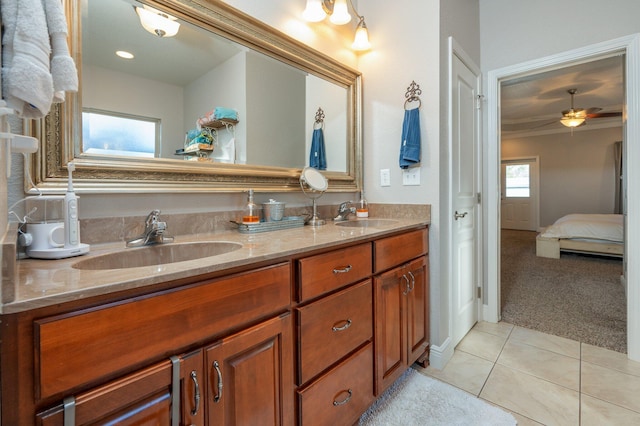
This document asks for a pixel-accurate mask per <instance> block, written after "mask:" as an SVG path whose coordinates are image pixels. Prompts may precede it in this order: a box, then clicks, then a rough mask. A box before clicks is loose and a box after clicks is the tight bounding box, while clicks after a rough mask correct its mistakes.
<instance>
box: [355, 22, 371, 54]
mask: <svg viewBox="0 0 640 426" xmlns="http://www.w3.org/2000/svg"><path fill="white" fill-rule="evenodd" d="M351 48H352V49H353V50H358V51H363V50H369V49H371V43H369V31H367V25H366V24H365V23H364V17H362V18H360V22H358V28H357V29H356V35H355V37H354V40H353V44H352V45H351Z"/></svg>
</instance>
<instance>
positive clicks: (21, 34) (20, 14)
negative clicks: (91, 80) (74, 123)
mask: <svg viewBox="0 0 640 426" xmlns="http://www.w3.org/2000/svg"><path fill="white" fill-rule="evenodd" d="M0 8H1V9H2V19H3V25H4V27H5V31H4V35H3V38H2V45H3V52H2V77H3V78H2V89H3V96H4V98H5V100H6V102H7V106H8V107H10V108H12V109H13V110H15V111H16V114H18V115H20V116H22V117H24V118H41V117H44V116H45V115H47V114H48V113H49V111H50V109H51V104H52V102H53V101H54V91H57V92H60V93H61V95H60V96H56V100H57V101H63V100H64V91H77V90H78V73H77V69H76V66H75V63H74V62H73V59H72V58H71V57H70V56H69V48H68V46H67V42H66V35H67V25H66V19H65V16H64V10H63V8H62V3H61V1H60V0H0ZM52 47H53V53H52Z"/></svg>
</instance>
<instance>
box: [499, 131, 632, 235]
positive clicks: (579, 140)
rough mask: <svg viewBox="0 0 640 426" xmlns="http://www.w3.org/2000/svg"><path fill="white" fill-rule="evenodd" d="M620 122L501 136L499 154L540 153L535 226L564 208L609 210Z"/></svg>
mask: <svg viewBox="0 0 640 426" xmlns="http://www.w3.org/2000/svg"><path fill="white" fill-rule="evenodd" d="M619 140H622V128H620V127H616V128H608V129H597V130H590V131H587V130H585V131H580V130H576V131H574V133H573V135H571V132H570V131H569V130H568V129H567V131H566V132H563V133H559V134H555V135H544V136H530V137H521V138H513V139H503V141H502V146H501V156H502V158H515V157H527V156H539V161H540V162H539V171H540V226H547V225H551V224H552V223H553V222H555V221H556V220H557V219H559V218H560V217H562V216H564V215H566V214H569V213H613V212H614V203H615V193H614V187H615V164H614V148H613V144H614V142H615V141H619Z"/></svg>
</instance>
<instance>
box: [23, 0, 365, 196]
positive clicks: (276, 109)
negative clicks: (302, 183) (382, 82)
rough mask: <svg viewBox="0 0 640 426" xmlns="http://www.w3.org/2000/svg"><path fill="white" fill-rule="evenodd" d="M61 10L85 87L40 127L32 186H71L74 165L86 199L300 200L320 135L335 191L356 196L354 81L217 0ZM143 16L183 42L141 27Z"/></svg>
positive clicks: (91, 1) (97, 0)
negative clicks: (272, 194) (147, 12)
mask: <svg viewBox="0 0 640 426" xmlns="http://www.w3.org/2000/svg"><path fill="white" fill-rule="evenodd" d="M65 8H66V13H67V17H68V20H69V26H70V50H71V53H72V55H73V56H74V59H75V60H76V64H77V65H78V69H79V76H80V82H81V84H80V86H81V87H80V90H79V92H78V93H77V94H67V99H66V101H65V102H64V103H62V104H57V105H55V107H54V108H53V110H52V111H51V113H50V114H49V115H48V116H47V117H45V118H44V119H42V120H37V121H33V122H31V126H30V133H31V134H32V135H34V136H36V137H37V138H39V139H40V140H41V149H40V150H39V151H38V152H37V153H36V154H35V155H33V157H32V161H31V164H30V169H31V175H32V177H33V178H34V182H35V185H36V186H37V190H39V191H41V192H57V191H61V190H62V189H63V188H65V185H66V176H67V171H66V164H67V163H68V162H69V161H72V160H73V161H74V164H75V167H76V171H75V173H74V180H75V182H74V186H75V188H76V189H77V190H78V191H80V192H112V193H117V192H178V191H179V192H209V191H236V190H243V189H246V188H249V187H253V188H256V189H258V190H263V191H293V190H299V189H300V187H299V181H298V178H299V175H300V172H301V170H302V169H303V168H304V167H305V166H307V165H309V155H310V150H311V145H312V134H313V131H314V129H317V128H319V127H322V131H323V135H324V142H325V150H324V154H325V156H326V171H325V172H324V174H325V176H326V177H327V178H328V180H329V191H334V192H348V191H358V190H359V188H360V187H361V180H362V140H361V76H360V73H359V72H357V71H355V70H353V69H351V68H349V67H346V66H344V65H342V64H340V63H338V62H336V61H334V60H332V59H331V58H329V57H327V56H326V55H323V54H321V53H319V52H317V51H315V50H313V49H310V48H309V47H307V46H306V45H304V44H302V43H300V42H298V41H296V40H294V39H292V38H290V37H288V36H286V35H284V34H282V33H280V32H278V31H276V30H274V29H273V28H270V27H268V26H266V25H265V24H263V23H261V22H259V21H257V20H255V19H253V18H251V17H249V16H247V15H246V14H243V13H242V12H239V11H237V10H236V9H234V8H232V7H230V6H228V5H227V4H225V3H223V2H219V1H215V0H208V1H207V0H157V1H145V2H144V3H141V2H137V1H131V0H67V1H66V2H65ZM138 8H147V9H149V8H152V9H151V10H152V11H153V10H155V11H161V12H162V13H163V14H166V16H168V17H170V19H171V20H172V21H174V23H175V25H174V27H177V29H178V31H177V33H176V34H175V35H170V34H168V33H165V34H164V36H159V35H157V34H154V33H152V32H153V31H154V28H147V29H145V28H144V27H143V25H142V23H141V19H140V15H141V14H144V10H142V11H141V10H139V9H138ZM118 51H124V52H128V53H130V54H131V55H132V56H133V58H123V57H121V56H118V55H117V53H116V52H118ZM121 55H122V53H121ZM125 56H126V54H125ZM319 109H320V110H321V112H322V115H321V116H319V117H321V118H322V123H321V124H318V123H317V122H316V118H317V113H318V112H319ZM207 144H209V146H207ZM29 191H30V192H34V191H36V188H29Z"/></svg>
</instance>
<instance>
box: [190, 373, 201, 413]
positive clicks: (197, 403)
mask: <svg viewBox="0 0 640 426" xmlns="http://www.w3.org/2000/svg"><path fill="white" fill-rule="evenodd" d="M191 380H192V381H193V387H194V395H193V403H194V406H195V408H194V409H193V410H191V415H192V416H195V415H196V414H198V410H200V385H199V384H198V375H197V373H196V370H192V371H191Z"/></svg>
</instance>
